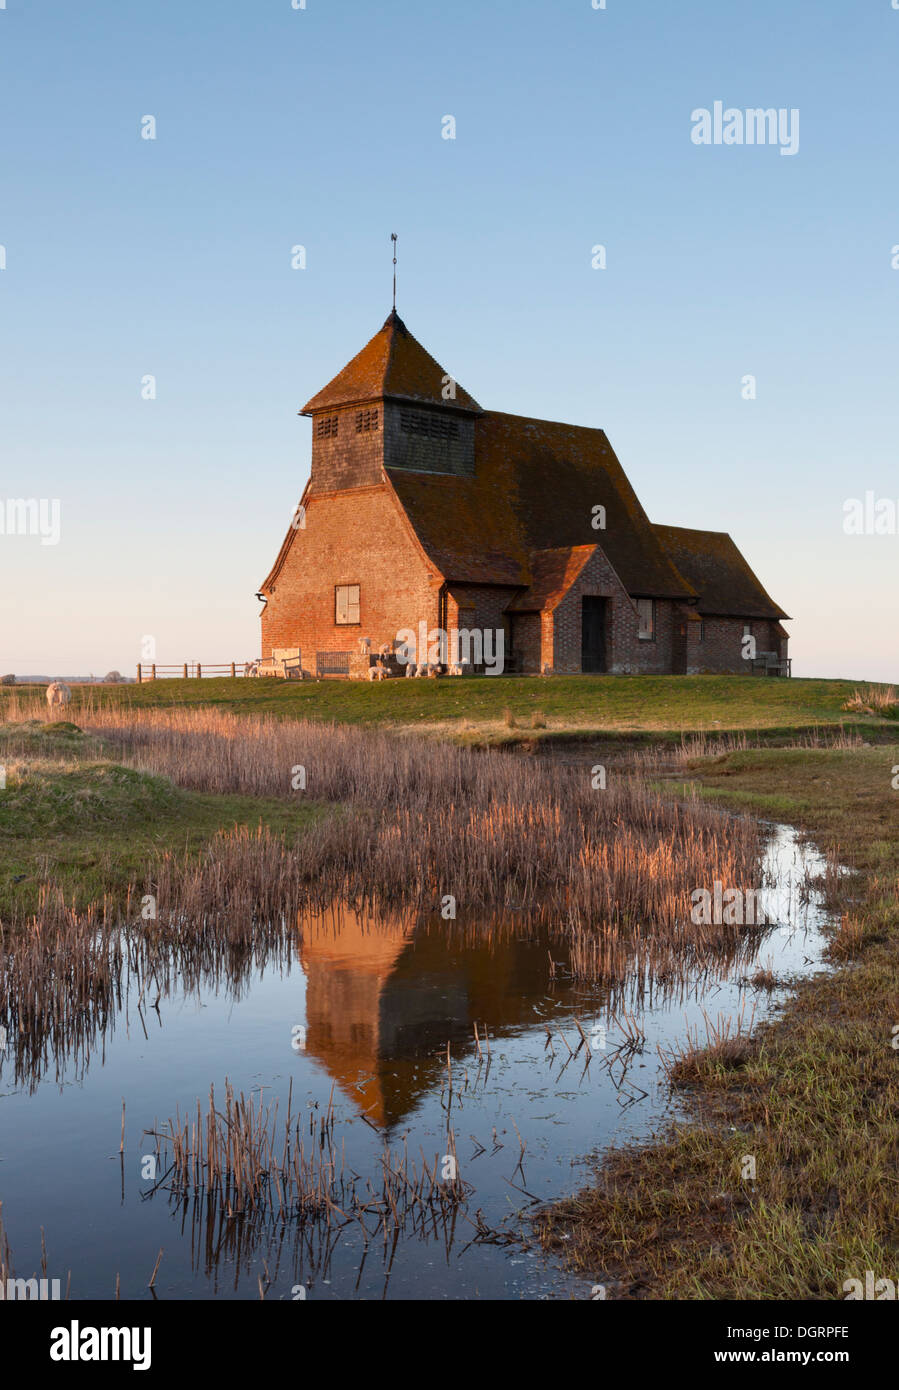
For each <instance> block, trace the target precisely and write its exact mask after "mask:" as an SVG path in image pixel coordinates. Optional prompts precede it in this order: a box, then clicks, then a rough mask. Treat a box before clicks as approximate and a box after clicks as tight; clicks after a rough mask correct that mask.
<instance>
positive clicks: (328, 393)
mask: <svg viewBox="0 0 899 1390" xmlns="http://www.w3.org/2000/svg"><path fill="white" fill-rule="evenodd" d="M446 375H447V373H446V372H445V371H444V369H443V367H441V365H440V363H439V362H435V360H434V358H433V357H432V356H431V354H430V353H429V352H426V351H425V349H424V348H423V347H422V345H421V343H419V342H418V341H417V340H416V339H415V338H413V336H412V334H411V333H410V332H409V330H408V328H407V327H406V325H405V324H404V323H403V320H402V319H401V318H400V317H399V315H398V314H397V312H396V310H395V309H394V310H393V311H392V313H390V314H389V315H388V316H387V318H386V319H385V321H384V326H383V327H382V328H381V329H379V331H378V332H377V333H376V334H375V336H374V337H373V338H371V339H370V340H369V341H368V342H367V343H366V345H365V347H364V348H363V349H362V351H361V352H357V354H356V356H355V357H354V358H353V360H352V361H351V362H348V363H347V365H346V366H345V367H344V368H343V370H342V371H340V372H338V373H337V375H336V376H335V377H334V378H333V380H331V381H329V382H328V384H327V386H324V387H322V389H321V391H319V392H318V394H317V395H315V396H313V397H312V400H311V401H307V402H306V404H305V405H304V406H303V409H302V410H301V411H300V414H301V415H311V414H312V413H313V412H314V411H316V410H327V409H329V408H331V407H333V406H337V405H350V404H355V403H356V402H361V401H373V400H379V399H380V398H381V397H383V396H392V397H395V398H397V399H400V400H408V401H420V402H423V403H426V404H427V403H430V404H433V405H441V406H444V407H446V408H450V409H453V408H455V409H456V410H470V411H478V412H479V411H480V409H481V407H480V406H479V405H478V403H477V401H476V400H474V398H473V397H472V396H469V394H468V392H467V391H465V390H463V388H462V387H461V386H460V385H459V384H458V382H457V383H456V395H455V397H454V399H452V400H444V399H443V394H442V393H443V378H444V377H445V376H446Z"/></svg>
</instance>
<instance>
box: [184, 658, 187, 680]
mask: <svg viewBox="0 0 899 1390" xmlns="http://www.w3.org/2000/svg"><path fill="white" fill-rule="evenodd" d="M184 679H185V680H187V662H186V661H185V663H184Z"/></svg>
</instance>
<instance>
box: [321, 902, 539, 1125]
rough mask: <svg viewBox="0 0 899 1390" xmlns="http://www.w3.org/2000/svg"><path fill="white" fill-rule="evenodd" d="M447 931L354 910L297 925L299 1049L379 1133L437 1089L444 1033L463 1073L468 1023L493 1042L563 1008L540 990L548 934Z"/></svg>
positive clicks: (471, 1044) (470, 1042)
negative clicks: (302, 1043) (302, 1035)
mask: <svg viewBox="0 0 899 1390" xmlns="http://www.w3.org/2000/svg"><path fill="white" fill-rule="evenodd" d="M441 928H442V930H441ZM446 928H447V924H446V923H444V922H442V923H441V924H440V927H437V926H434V927H432V928H431V929H430V930H427V929H420V930H419V931H417V932H413V931H412V930H411V929H409V928H407V927H406V926H404V925H403V924H402V923H400V922H396V921H393V920H391V921H387V922H380V921H376V920H373V919H372V918H371V917H369V916H364V915H361V914H358V913H355V912H353V911H352V910H351V909H349V908H342V909H340V910H339V911H338V910H334V909H331V910H329V911H328V912H326V913H324V914H323V915H321V916H316V917H306V918H304V919H303V921H302V943H301V945H300V951H299V954H300V961H301V964H302V967H303V970H304V972H305V975H306V1053H307V1054H310V1055H311V1056H312V1057H314V1058H315V1059H316V1060H317V1061H319V1062H320V1063H322V1064H323V1065H324V1067H325V1068H326V1069H327V1071H328V1073H329V1075H330V1076H332V1077H333V1078H334V1080H335V1081H336V1082H337V1084H338V1086H339V1087H340V1089H341V1090H342V1091H343V1093H344V1095H345V1096H346V1097H347V1099H348V1100H350V1101H351V1102H352V1104H353V1105H354V1106H355V1107H356V1108H357V1109H358V1110H360V1111H361V1112H362V1113H363V1114H364V1115H365V1116H366V1117H367V1119H369V1120H371V1121H372V1123H373V1124H376V1125H378V1126H380V1127H382V1128H385V1129H391V1128H393V1127H394V1126H395V1125H398V1124H400V1123H401V1122H402V1121H403V1120H404V1119H406V1118H407V1117H408V1116H409V1115H410V1114H411V1113H412V1111H413V1110H414V1109H415V1106H416V1103H417V1102H418V1100H419V1099H420V1098H421V1097H423V1096H424V1095H425V1094H426V1093H427V1092H428V1091H429V1090H430V1089H431V1088H432V1087H433V1086H435V1085H437V1086H439V1085H440V1077H441V1073H442V1072H443V1071H444V1070H445V1067H446V1044H447V1041H449V1042H450V1043H451V1045H452V1055H453V1058H454V1060H455V1061H458V1062H459V1063H460V1064H461V1062H462V1060H463V1059H464V1060H465V1062H466V1065H468V1066H469V1069H470V1067H471V1054H472V1053H474V1055H475V1065H476V1063H477V1050H476V1047H475V1041H474V1024H475V1023H477V1024H478V1031H479V1033H481V1034H482V1035H483V1025H484V1024H486V1026H487V1028H488V1030H489V1032H490V1036H491V1039H494V1040H495V1039H496V1038H498V1037H499V1036H501V1035H503V1034H508V1033H510V1032H515V1031H517V1030H518V1029H519V1028H522V1027H524V1026H526V1025H527V1026H533V1025H534V1024H535V1023H539V1022H540V1021H541V1018H542V1017H544V1016H545V1017H551V1016H553V1015H554V1014H555V1013H556V1012H558V1011H560V1010H561V1009H563V1008H564V1002H565V991H564V990H560V991H559V992H558V998H555V999H554V998H553V997H552V996H551V995H548V994H547V983H546V976H547V958H546V949H547V944H546V941H545V940H544V939H542V938H538V937H537V936H536V935H533V936H531V937H529V938H528V939H523V938H524V936H525V933H524V930H523V929H518V928H516V926H515V924H511V925H510V926H509V927H508V929H507V930H505V931H503V930H502V929H496V930H495V931H492V932H491V934H490V938H489V939H487V937H486V933H485V934H484V936H483V938H482V939H480V940H476V939H473V940H471V941H469V940H467V939H465V938H463V936H462V934H461V933H460V935H459V940H458V941H457V942H454V941H452V940H450V941H448V940H447V935H446ZM535 1005H536V1006H537V1011H535ZM482 1046H483V1043H482ZM485 1055H486V1054H485Z"/></svg>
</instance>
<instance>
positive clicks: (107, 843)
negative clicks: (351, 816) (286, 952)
mask: <svg viewBox="0 0 899 1390" xmlns="http://www.w3.org/2000/svg"><path fill="white" fill-rule="evenodd" d="M0 765H2V766H3V767H4V768H5V769H6V787H5V789H4V790H3V791H2V792H0V919H4V920H9V919H10V918H12V917H14V916H18V915H20V914H22V913H30V912H34V911H35V910H36V909H37V906H38V900H39V894H40V890H41V886H42V885H44V884H53V885H57V886H59V887H60V888H61V889H62V890H63V892H64V894H65V897H66V900H67V902H69V903H70V904H73V905H74V906H75V907H76V908H79V909H81V908H85V907H87V906H88V905H89V904H90V903H95V902H101V901H102V900H103V898H104V896H106V897H107V898H108V899H109V900H110V901H111V902H116V901H117V900H119V899H120V898H122V897H123V896H124V894H125V892H126V890H127V887H128V885H129V883H131V882H133V881H134V880H135V879H136V878H137V877H138V876H139V874H141V873H142V872H143V871H144V870H145V869H146V866H147V864H148V863H149V862H150V861H151V860H152V858H153V856H154V855H156V854H158V853H160V852H162V851H165V850H173V851H176V852H177V851H181V850H189V851H197V852H199V851H200V850H201V849H202V848H203V846H204V845H206V844H208V843H209V841H210V840H211V839H212V837H213V836H214V835H215V834H216V833H217V831H219V830H222V829H230V828H231V827H232V826H235V825H250V826H254V827H255V826H257V825H258V824H259V823H260V821H261V822H263V824H265V825H267V826H268V827H269V828H271V829H272V830H275V831H284V832H289V831H293V830H295V829H298V828H302V826H303V825H304V824H309V823H310V822H311V821H312V820H314V819H316V818H317V816H319V815H320V814H321V810H320V809H319V808H318V807H316V806H315V805H314V804H313V803H311V802H304V803H302V804H301V805H296V804H294V805H291V804H290V803H286V802H284V801H283V800H276V799H275V798H265V797H255V796H216V795H213V794H210V793H206V792H194V791H185V790H182V789H181V788H179V787H176V786H175V785H174V784H173V783H172V782H171V781H169V779H168V778H167V777H153V776H150V775H149V774H147V773H143V772H138V771H136V770H134V769H133V768H128V767H123V766H122V765H121V764H120V763H118V762H116V761H114V760H113V758H112V757H111V756H110V753H109V751H108V750H107V749H106V748H105V747H104V745H103V743H102V741H101V740H99V739H96V738H92V737H88V736H87V735H85V734H83V733H82V732H81V731H80V730H79V729H78V728H77V726H76V725H74V724H73V723H71V722H69V721H61V722H58V723H51V724H41V725H38V724H35V725H32V726H30V727H29V726H25V727H24V728H23V727H22V726H18V727H16V726H10V725H7V726H0Z"/></svg>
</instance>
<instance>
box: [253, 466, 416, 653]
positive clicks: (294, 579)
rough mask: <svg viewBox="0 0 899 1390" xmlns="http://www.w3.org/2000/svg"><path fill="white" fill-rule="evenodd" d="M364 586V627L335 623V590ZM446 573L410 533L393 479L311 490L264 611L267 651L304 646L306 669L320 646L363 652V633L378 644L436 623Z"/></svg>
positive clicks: (263, 638)
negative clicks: (360, 644)
mask: <svg viewBox="0 0 899 1390" xmlns="http://www.w3.org/2000/svg"><path fill="white" fill-rule="evenodd" d="M338 584H358V585H359V586H360V594H359V600H360V622H359V625H358V626H346V625H343V624H341V625H338V624H336V623H335V621H334V588H335V586H336V585H338ZM440 585H441V579H440V576H439V575H438V574H437V573H436V572H435V571H434V569H433V567H431V566H429V565H428V563H427V561H426V560H425V559H424V557H423V556H422V554H421V552H420V550H419V549H418V546H417V544H416V542H415V541H414V539H413V538H412V536H411V535H410V532H409V528H408V523H407V522H406V521H405V519H404V517H403V514H402V510H401V508H400V506H399V503H398V501H397V499H396V497H395V495H394V493H393V491H392V489H391V487H390V485H389V483H381V484H379V485H378V486H376V487H366V488H351V489H346V490H344V491H341V492H337V493H333V494H331V495H330V496H321V495H316V494H315V493H310V494H309V495H308V496H307V499H306V526H305V529H303V530H298V531H297V532H296V533H295V536H294V539H293V543H292V545H291V547H290V550H289V552H288V555H287V559H286V560H285V562H284V565H283V567H282V569H281V571H280V573H279V574H278V576H277V578H276V579H275V582H274V587H273V591H272V593H271V595H270V597H269V600H268V603H267V604H266V606H265V609H264V611H263V614H262V655H263V656H268V655H269V654H270V652H271V649H272V647H297V646H298V647H299V648H300V649H301V651H302V657H303V668H304V669H305V670H310V671H314V670H315V653H316V652H317V651H347V652H355V651H358V642H359V638H360V637H370V638H371V640H372V648H373V650H376V649H377V648H378V647H379V646H380V645H381V644H382V643H384V642H392V641H393V639H394V638H395V637H396V635H397V632H398V631H399V630H400V629H401V628H404V627H411V628H415V627H417V625H418V622H419V620H420V619H422V618H423V619H424V620H425V621H426V622H427V623H428V625H429V627H436V626H437V617H438V602H437V595H438V592H439V589H440Z"/></svg>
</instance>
